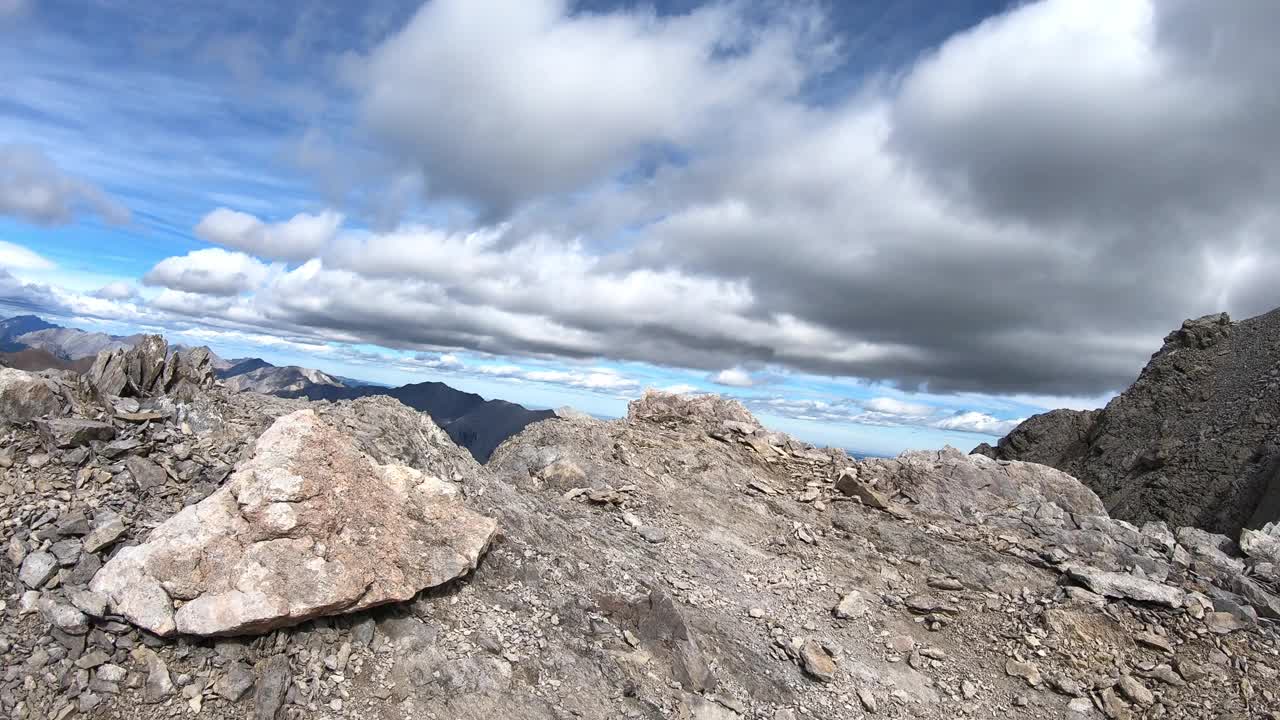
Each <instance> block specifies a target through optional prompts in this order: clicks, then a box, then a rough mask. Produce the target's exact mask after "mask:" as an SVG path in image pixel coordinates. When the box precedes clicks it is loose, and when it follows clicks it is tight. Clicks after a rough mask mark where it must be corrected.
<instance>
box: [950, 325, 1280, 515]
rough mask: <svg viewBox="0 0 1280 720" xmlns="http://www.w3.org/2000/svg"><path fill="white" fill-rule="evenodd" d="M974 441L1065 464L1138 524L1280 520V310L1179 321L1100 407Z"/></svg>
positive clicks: (1012, 455)
mask: <svg viewBox="0 0 1280 720" xmlns="http://www.w3.org/2000/svg"><path fill="white" fill-rule="evenodd" d="M974 452H978V453H981V454H985V455H988V456H990V457H994V458H998V459H1002V460H1031V461H1034V462H1041V463H1044V464H1048V465H1051V466H1053V467H1056V468H1058V469H1060V470H1063V471H1064V472H1067V473H1069V474H1071V475H1074V476H1075V477H1077V478H1079V479H1080V480H1081V481H1082V482H1084V483H1085V484H1086V485H1088V486H1089V487H1091V488H1092V489H1093V490H1094V491H1095V492H1097V493H1098V494H1099V495H1100V496H1101V497H1102V499H1103V501H1104V502H1106V505H1107V509H1108V511H1110V512H1111V513H1112V514H1113V515H1114V516H1115V517H1118V518H1121V519H1125V520H1129V521H1132V522H1135V523H1140V522H1145V521H1148V520H1163V521H1166V522H1168V523H1169V524H1171V525H1193V526H1196V527H1201V528H1204V529H1206V530H1210V531H1213V532H1221V533H1225V534H1227V535H1231V536H1234V535H1235V534H1236V533H1238V532H1239V530H1240V529H1241V528H1242V527H1246V526H1248V527H1260V526H1261V525H1263V524H1264V523H1266V522H1269V521H1272V520H1277V519H1280V309H1278V310H1273V311H1271V312H1269V313H1266V314H1264V315H1260V316H1258V317H1254V318H1250V319H1248V320H1244V321H1241V322H1236V323H1233V322H1231V319H1230V318H1229V317H1227V315H1226V314H1225V313H1224V314H1221V315H1210V316H1206V317H1203V318H1200V319H1197V320H1188V321H1186V322H1185V323H1183V325H1182V327H1181V328H1179V329H1178V330H1175V331H1174V332H1172V333H1170V334H1169V335H1168V336H1167V337H1166V338H1165V341H1164V345H1163V347H1161V348H1160V350H1159V351H1158V352H1156V353H1155V354H1154V355H1153V356H1152V357H1151V361H1150V362H1149V363H1148V364H1147V366H1146V367H1145V368H1144V369H1143V371H1142V374H1141V375H1140V376H1139V377H1138V380H1137V381H1136V382H1134V384H1133V385H1132V386H1131V387H1130V388H1129V389H1128V390H1126V391H1124V392H1123V393H1121V394H1120V395H1119V396H1117V397H1116V398H1114V399H1113V400H1112V401H1111V402H1110V403H1108V404H1107V407H1106V408H1104V409H1103V410H1100V411H1091V412H1078V411H1071V410H1055V411H1053V412H1051V413H1046V414H1043V415H1037V416H1036V417H1033V418H1030V419H1029V420H1027V421H1026V422H1024V423H1022V424H1021V425H1019V426H1018V427H1017V428H1014V430H1013V431H1012V432H1010V433H1009V434H1008V435H1007V436H1005V437H1004V438H1002V439H1001V440H1000V442H999V443H998V445H997V446H996V447H994V448H992V447H990V446H989V445H986V444H983V445H980V446H979V447H978V448H976V449H975V451H974Z"/></svg>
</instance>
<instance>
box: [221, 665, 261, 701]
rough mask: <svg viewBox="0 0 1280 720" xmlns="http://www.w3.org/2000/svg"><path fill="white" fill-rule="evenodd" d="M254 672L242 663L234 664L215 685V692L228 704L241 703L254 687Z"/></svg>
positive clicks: (228, 667)
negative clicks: (241, 699)
mask: <svg viewBox="0 0 1280 720" xmlns="http://www.w3.org/2000/svg"><path fill="white" fill-rule="evenodd" d="M253 680H254V677H253V670H252V669H250V668H249V666H248V665H245V664H244V663H242V662H233V663H231V664H229V665H228V666H227V670H226V672H224V673H223V674H222V675H221V677H219V678H218V679H217V680H216V681H215V682H214V683H213V692H215V693H216V694H217V695H218V696H219V697H221V698H223V699H225V700H226V701H228V702H239V700H240V698H242V697H244V696H245V694H246V693H248V692H249V689H250V688H252V687H253Z"/></svg>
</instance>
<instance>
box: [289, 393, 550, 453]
mask: <svg viewBox="0 0 1280 720" xmlns="http://www.w3.org/2000/svg"><path fill="white" fill-rule="evenodd" d="M278 394H279V395H281V396H282V397H293V398H307V399H309V400H331V401H338V400H355V399H357V398H363V397H375V396H379V395H382V396H386V397H392V398H395V399H396V400H399V401H400V402H402V403H404V404H405V405H408V406H409V407H411V408H413V409H414V410H418V411H420V412H424V413H426V414H428V415H430V416H431V419H432V420H434V421H435V422H436V424H437V425H439V426H440V427H441V428H443V429H444V431H445V432H446V433H448V434H449V437H451V438H453V441H454V442H456V443H458V444H459V445H461V446H462V447H464V448H466V449H467V450H469V451H470V452H471V455H472V457H474V458H475V459H476V460H477V461H478V462H481V463H484V462H488V460H489V456H490V455H491V454H492V453H493V451H494V449H495V448H497V447H498V445H500V444H502V441H504V440H506V439H507V438H508V437H511V436H512V435H514V434H516V433H518V432H520V431H521V430H523V429H524V428H525V427H527V426H529V425H530V424H532V423H535V422H538V421H539V420H546V419H547V418H551V417H555V412H554V411H551V410H529V409H528V408H525V407H523V406H521V405H517V404H515V403H511V402H507V401H505V400H485V399H484V398H483V397H481V396H479V395H476V394H475V393H469V392H463V391H461V390H458V389H456V388H452V387H450V386H448V385H446V384H444V383H441V382H421V383H412V384H409V385H402V386H400V387H397V388H383V387H376V386H375V387H333V386H311V387H305V388H298V389H296V390H293V391H286V392H281V393H278Z"/></svg>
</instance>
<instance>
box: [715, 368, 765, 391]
mask: <svg viewBox="0 0 1280 720" xmlns="http://www.w3.org/2000/svg"><path fill="white" fill-rule="evenodd" d="M711 382H713V383H715V384H717V385H727V386H728V387H740V388H746V387H751V386H753V385H755V384H756V381H755V378H754V377H752V376H751V373H749V372H747V371H746V370H743V369H742V368H728V369H726V370H721V371H720V372H718V373H716V374H715V375H712V376H711Z"/></svg>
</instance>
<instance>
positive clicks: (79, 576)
mask: <svg viewBox="0 0 1280 720" xmlns="http://www.w3.org/2000/svg"><path fill="white" fill-rule="evenodd" d="M131 353H132V354H131V355H130V354H126V356H125V357H123V358H112V357H108V356H104V358H103V359H102V360H100V361H99V362H98V363H96V365H95V367H97V368H99V369H100V370H101V371H102V372H99V373H91V374H90V375H88V376H86V377H85V378H77V377H75V376H73V375H70V374H65V373H47V374H44V375H33V374H29V373H22V372H20V371H16V370H2V371H0V414H2V415H3V418H4V419H5V421H6V422H8V427H7V429H5V430H4V431H3V445H2V449H0V467H3V471H2V472H3V475H2V479H0V541H3V542H4V544H5V548H6V552H5V559H3V560H0V592H2V593H3V599H2V600H0V614H2V615H3V622H0V668H3V669H0V714H3V715H6V716H8V717H16V718H45V717H55V718H66V717H72V716H86V717H94V718H126V717H127V718H169V717H176V716H185V717H204V718H243V717H253V718H258V719H263V720H266V719H271V718H348V717H355V718H365V719H383V718H386V719H390V718H406V717H412V718H476V719H479V718H484V719H485V720H493V719H494V718H514V719H519V718H587V719H590V720H594V719H597V718H598V719H603V718H695V719H698V720H734V719H737V718H752V719H756V720H761V719H763V720H796V719H798V718H805V717H818V718H859V717H884V716H888V717H913V718H917V717H919V718H955V717H1026V718H1033V717H1034V718H1073V719H1082V718H1101V717H1109V718H1136V717H1150V718H1155V717H1167V718H1223V717H1233V718H1253V717H1274V713H1275V712H1277V711H1278V710H1280V705H1277V698H1276V696H1275V690H1274V688H1275V685H1276V680H1277V677H1278V674H1280V660H1277V657H1278V653H1280V645H1278V644H1277V637H1276V631H1275V626H1274V624H1273V623H1274V621H1275V619H1276V618H1280V600H1278V599H1277V598H1276V596H1275V595H1274V594H1273V592H1274V591H1275V589H1276V582H1277V580H1280V575H1278V570H1277V565H1276V564H1275V563H1276V562H1277V560H1280V533H1276V532H1271V531H1268V532H1265V533H1256V534H1248V535H1246V536H1245V537H1244V538H1242V542H1243V545H1244V546H1245V549H1246V550H1247V551H1248V552H1249V553H1251V555H1245V554H1243V553H1242V551H1241V548H1240V547H1239V546H1238V545H1237V544H1236V543H1235V542H1234V541H1233V540H1232V539H1229V538H1226V537H1221V536H1213V535H1209V534H1207V533H1204V532H1202V531H1197V530H1192V529H1180V530H1178V531H1176V532H1172V531H1170V529H1168V528H1166V527H1165V526H1164V525H1162V524H1159V523H1152V524H1147V525H1144V526H1142V527H1136V526H1133V525H1130V524H1128V523H1124V522H1121V521H1117V520H1113V519H1111V518H1110V517H1108V516H1107V514H1106V512H1105V510H1104V508H1103V507H1102V503H1101V502H1100V500H1099V499H1098V498H1097V496H1095V495H1094V494H1093V493H1092V492H1090V491H1089V490H1088V489H1087V488H1085V487H1083V486H1082V485H1081V484H1080V483H1078V482H1077V481H1075V480H1074V479H1073V478H1071V477H1070V476H1068V475H1066V474H1064V473H1061V472H1058V471H1055V470H1053V469H1050V468H1047V467H1044V466H1042V465H1038V464H1031V463H1016V462H1001V461H995V460H991V459H988V458H986V457H981V456H967V455H963V454H961V453H959V452H957V451H953V450H946V451H941V452H930V453H913V454H908V455H904V456H903V457H901V458H897V459H892V460H866V461H861V462H853V461H851V460H850V459H849V458H847V457H846V456H845V455H844V454H843V453H842V452H840V451H832V450H820V449H816V448H813V447H810V446H807V445H805V444H803V443H799V442H797V441H795V440H793V439H791V438H789V437H787V436H785V435H781V434H778V433H770V432H768V431H766V430H765V429H763V428H761V427H760V426H759V425H758V423H757V422H756V421H755V419H754V418H753V417H752V416H751V415H750V414H749V413H748V412H747V411H746V410H745V409H743V408H742V407H741V406H740V405H737V404H736V403H733V402H729V401H724V400H721V399H719V398H713V397H698V398H682V397H678V396H670V395H661V394H651V395H647V396H646V397H645V398H643V399H641V400H638V401H636V402H634V403H632V405H631V408H630V412H629V414H628V416H627V417H626V418H625V419H622V420H616V421H608V422H606V421H600V420H595V419H591V418H583V417H578V418H572V419H556V420H548V421H545V422H540V423H537V424H534V425H531V426H529V427H528V428H526V429H525V430H524V431H523V432H522V433H520V434H519V435H516V436H515V437H513V438H511V439H510V440H508V441H507V442H506V443H504V444H503V445H502V446H501V447H499V448H498V449H497V451H496V452H495V453H494V455H493V458H492V459H491V461H490V463H489V464H488V465H486V466H481V465H479V464H477V463H476V462H475V461H474V460H473V459H472V458H471V457H470V456H469V455H468V454H466V453H465V452H463V451H462V450H461V449H460V448H458V447H457V446H455V445H454V444H453V443H452V442H450V441H449V440H448V438H447V437H446V436H445V435H444V434H443V433H442V432H441V431H440V429H439V428H438V427H437V426H436V425H435V424H434V423H433V422H432V421H431V420H430V418H428V417H427V416H426V415H424V414H422V413H419V412H416V411H414V410H412V409H410V408H408V407H405V406H404V405H403V404H401V403H399V402H397V401H395V400H393V399H391V398H387V397H370V398H361V399H357V400H354V401H342V402H337V403H328V402H322V403H310V402H307V401H304V400H297V399H281V398H274V397H269V396H263V395H257V394H251V393H233V392H229V391H227V390H226V389H225V388H220V387H216V386H214V385H213V384H212V381H211V379H212V378H211V375H212V373H211V369H210V368H209V367H208V364H207V363H204V362H200V361H199V360H200V359H199V358H198V357H197V358H190V357H183V356H181V355H179V356H176V357H175V356H167V354H166V353H165V352H164V351H163V348H162V345H161V343H159V342H157V341H154V340H150V339H149V340H148V341H146V342H145V343H143V344H140V345H139V347H138V349H135V350H134V351H131ZM157 358H159V361H158V362H157ZM171 363H172V368H171V367H170V365H171ZM115 368H122V369H123V372H122V373H117V372H115V370H114V369H115ZM122 378H123V382H121V379H122ZM166 378H167V380H166ZM104 383H105V387H104ZM116 388H119V389H120V390H121V391H122V392H123V393H124V394H125V397H118V396H117V394H116V393H114V392H112V391H113V390H114V389H116ZM326 458H332V460H326ZM378 468H384V469H378ZM385 468H395V469H391V470H388V469H385ZM326 493H329V494H326ZM415 493H416V499H414V500H412V501H411V502H409V503H408V504H407V505H406V504H402V503H391V502H387V498H390V497H393V496H396V497H409V496H410V494H415ZM340 498H348V499H349V501H348V502H347V503H346V504H345V505H344V504H343V503H342V502H340ZM445 507H452V508H455V509H454V510H453V511H451V512H449V513H445V514H444V515H439V514H438V513H440V509H441V508H445ZM341 513H346V515H341ZM433 513H437V514H433ZM453 515H457V516H459V517H465V518H469V520H467V521H466V522H465V523H464V524H465V525H466V527H467V528H470V529H467V530H460V531H458V532H454V531H447V532H446V533H445V535H447V536H450V537H474V538H475V539H476V542H475V544H471V545H469V546H467V547H466V548H462V549H461V550H460V551H459V549H458V548H453V549H449V550H448V551H441V552H438V553H426V554H425V555H424V553H421V552H419V551H417V550H412V549H413V548H415V547H416V546H415V543H426V544H427V545H429V546H432V547H440V548H443V547H444V546H443V545H440V544H439V543H441V542H442V541H443V538H441V537H437V536H436V535H434V534H433V533H435V532H436V531H435V530H433V529H432V526H433V525H436V524H437V523H440V522H446V521H447V520H446V519H445V518H447V517H451V516H453ZM357 516H358V517H357ZM192 517H197V518H199V519H200V520H202V522H201V523H198V524H197V525H195V526H192V525H191V524H190V519H191V518H192ZM433 517H435V518H438V519H437V520H431V518H433ZM481 518H485V519H488V521H487V522H491V523H492V525H485V522H486V521H485V520H481ZM424 519H425V520H427V521H426V522H424ZM353 522H358V523H359V524H358V525H355V526H352V532H350V533H347V534H345V535H344V529H345V528H347V527H348V526H349V524H350V523H353ZM448 522H454V520H448ZM183 526H186V527H187V528H188V529H189V531H186V532H175V531H174V528H175V527H178V528H181V527H183ZM486 528H489V529H486ZM491 530H492V532H493V534H492V536H491V537H489V535H490V531H491ZM358 548H363V550H362V551H361V552H357V549H358ZM406 549H410V550H411V551H410V552H408V553H407V554H406V553H405V550H406ZM277 550H279V552H281V553H285V552H286V551H287V553H301V554H285V555H275V554H273V553H275V552H276V551H277ZM268 551H270V552H268ZM455 553H457V554H455ZM364 556H367V557H364ZM421 557H427V558H428V559H427V560H425V561H423V562H424V564H422V565H418V566H413V567H410V568H406V567H405V566H403V565H401V563H403V562H407V561H408V560H409V559H410V558H421ZM272 558H275V560H272ZM290 558H292V560H291V559H290ZM397 558H399V559H397ZM273 562H275V563H277V564H276V565H272V563H273ZM291 563H292V565H291ZM307 563H310V564H311V565H310V567H312V568H313V569H314V572H305V571H302V572H300V571H297V570H290V567H296V566H301V565H304V564H307ZM372 566H382V567H387V568H399V570H397V571H396V572H397V573H399V574H396V575H394V577H392V578H391V579H393V580H395V581H396V582H397V583H398V585H397V587H398V589H394V590H393V591H391V592H388V593H386V594H385V595H379V596H377V598H376V601H377V602H382V603H384V604H381V605H378V606H377V607H368V605H371V604H375V603H374V596H372V595H368V594H366V593H368V592H374V591H377V592H381V589H380V588H382V589H384V586H379V585H378V583H379V582H380V581H381V580H382V579H384V578H385V577H391V576H390V575H386V576H384V575H373V576H371V575H367V574H366V573H368V571H369V569H370V567H372ZM256 567H261V568H270V567H276V568H277V569H278V571H277V572H267V571H261V570H258V569H255V568H256ZM471 567H474V570H471V571H470V572H468V570H469V569H470V568H471ZM408 570H412V571H413V572H412V573H410V572H408ZM135 571H136V572H141V573H142V575H141V576H136V582H128V583H121V582H120V580H121V578H122V577H127V576H128V575H127V574H128V573H131V572H135ZM459 574H461V577H457V579H453V580H449V579H448V578H450V577H454V576H457V575H459ZM233 578H234V581H233V582H231V580H232V579H233ZM400 579H404V580H405V582H403V583H400ZM228 582H230V584H226V583H228ZM152 583H154V584H152ZM145 587H151V588H153V589H152V590H151V591H148V592H149V595H148V597H149V598H150V599H149V600H147V602H149V603H151V605H149V606H148V607H150V608H153V609H156V610H157V612H156V613H152V612H140V611H139V610H138V605H137V604H136V603H135V602H134V600H132V599H130V598H128V597H126V596H125V595H122V594H121V593H122V591H123V590H122V588H145ZM360 588H366V590H364V591H361V590H360ZM417 588H425V589H423V590H422V591H421V592H417V593H416V594H414V593H415V591H416V590H417ZM211 593H212V594H213V595H212V597H214V598H216V599H217V600H218V602H216V603H215V602H211V601H209V600H205V599H204V598H209V597H210V594H211ZM409 596H412V597H411V599H402V598H409ZM273 598H274V599H273ZM260 599H261V601H259V600H260ZM366 600H368V601H369V602H366ZM304 605H305V607H303V606H304ZM193 606H194V607H193ZM211 608H212V609H213V610H216V611H213V610H211ZM167 613H172V614H173V617H174V618H175V625H177V627H175V628H173V629H172V630H171V629H170V628H168V627H167V626H166V625H164V624H163V618H164V617H168V615H167ZM247 613H252V615H251V616H250V615H248V614H247ZM179 616H181V617H183V618H184V621H183V623H177V622H176V618H178V617H179ZM154 617H160V618H161V620H160V621H159V622H160V624H155V621H154V620H152V619H150V618H154ZM246 618H250V620H249V621H248V622H245V619H246ZM139 626H141V627H143V628H148V627H149V628H151V629H152V630H157V631H159V632H160V633H161V634H162V635H165V637H162V636H160V635H156V634H153V633H152V632H149V631H147V630H144V629H140V627H139ZM179 630H183V632H178V631H179ZM170 633H172V634H170ZM226 633H239V634H233V635H232V636H230V637H223V635H224V634H226Z"/></svg>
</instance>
